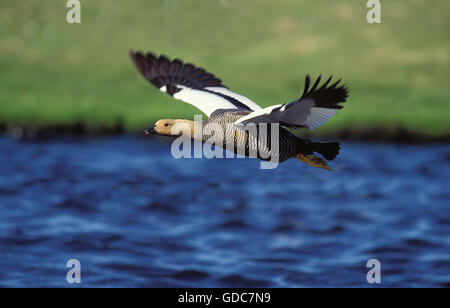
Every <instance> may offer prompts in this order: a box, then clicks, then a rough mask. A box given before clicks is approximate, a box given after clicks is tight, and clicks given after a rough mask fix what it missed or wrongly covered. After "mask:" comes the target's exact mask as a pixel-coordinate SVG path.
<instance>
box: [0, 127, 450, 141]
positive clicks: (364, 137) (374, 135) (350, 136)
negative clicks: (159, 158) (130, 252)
mask: <svg viewBox="0 0 450 308" xmlns="http://www.w3.org/2000/svg"><path fill="white" fill-rule="evenodd" d="M123 134H131V135H140V134H141V133H139V132H138V131H127V130H126V129H125V128H124V126H123V125H121V124H116V125H113V126H89V125H86V124H84V123H81V122H77V123H73V124H57V125H8V124H5V123H0V135H2V136H8V137H11V138H14V139H17V140H22V139H23V140H32V139H37V140H39V139H56V138H62V137H83V136H87V137H102V136H114V135H123ZM142 135H143V133H142ZM302 137H305V138H311V139H313V138H316V139H333V140H334V139H336V140H342V141H359V142H374V143H400V144H424V143H450V133H445V134H440V135H431V134H426V133H421V132H414V131H411V130H409V129H406V128H403V127H390V128H386V127H367V128H354V129H352V128H343V129H338V130H337V131H336V132H334V133H323V134H311V133H310V132H308V131H305V132H304V133H303V134H302Z"/></svg>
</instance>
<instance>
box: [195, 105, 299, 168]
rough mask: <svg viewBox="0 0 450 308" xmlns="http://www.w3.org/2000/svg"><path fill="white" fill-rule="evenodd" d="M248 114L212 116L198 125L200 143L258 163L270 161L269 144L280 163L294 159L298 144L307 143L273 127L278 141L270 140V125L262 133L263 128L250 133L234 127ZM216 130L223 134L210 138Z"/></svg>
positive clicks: (224, 113)
mask: <svg viewBox="0 0 450 308" xmlns="http://www.w3.org/2000/svg"><path fill="white" fill-rule="evenodd" d="M249 113H250V112H249V111H219V112H216V113H213V114H212V115H211V116H210V117H209V118H208V119H206V120H204V121H202V127H203V129H204V133H203V135H202V141H203V142H207V143H214V144H216V145H222V147H223V148H224V149H228V150H230V149H231V150H232V151H233V152H234V153H236V154H243V155H246V156H250V157H257V158H259V159H262V160H270V156H271V154H272V153H273V152H274V151H272V152H271V151H270V150H271V149H272V148H271V145H272V143H273V144H274V145H276V146H277V147H278V152H277V153H278V155H279V158H278V159H279V161H280V162H282V161H285V160H287V159H289V158H291V157H295V156H296V155H297V154H298V151H299V147H300V146H301V144H302V143H306V142H307V140H303V139H300V138H299V137H297V136H295V135H294V134H292V133H290V132H289V131H288V130H286V129H284V128H283V127H279V126H277V128H278V134H279V135H278V139H277V140H272V139H271V136H272V134H271V133H272V131H271V126H270V125H267V126H266V127H267V130H265V127H261V126H257V125H255V131H254V133H252V132H251V131H249V130H244V129H242V128H239V127H238V126H236V125H235V124H234V123H235V122H236V121H237V120H239V119H240V118H242V117H244V116H246V115H248V114H249ZM208 126H209V128H208ZM218 128H220V129H221V130H222V132H223V134H219V135H214V131H215V129H216V130H217V129H218ZM211 131H212V132H211ZM205 132H206V133H205ZM240 150H241V151H240ZM252 154H253V155H252ZM255 154H256V155H255Z"/></svg>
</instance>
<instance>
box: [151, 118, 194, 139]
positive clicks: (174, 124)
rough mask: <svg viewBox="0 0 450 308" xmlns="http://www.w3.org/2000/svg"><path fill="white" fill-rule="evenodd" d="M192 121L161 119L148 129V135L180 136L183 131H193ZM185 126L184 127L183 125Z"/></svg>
mask: <svg viewBox="0 0 450 308" xmlns="http://www.w3.org/2000/svg"><path fill="white" fill-rule="evenodd" d="M191 122H192V121H189V120H180V119H161V120H158V121H157V122H156V123H155V125H153V126H152V127H149V128H147V129H146V130H145V131H144V132H145V134H146V135H162V136H180V135H181V134H182V133H183V130H186V129H189V130H190V129H191V126H192V124H191ZM183 124H184V125H183Z"/></svg>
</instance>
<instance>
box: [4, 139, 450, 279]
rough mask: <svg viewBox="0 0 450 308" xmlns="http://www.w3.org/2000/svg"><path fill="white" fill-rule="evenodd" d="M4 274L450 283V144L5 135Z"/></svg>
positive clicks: (20, 276) (18, 276)
mask: <svg viewBox="0 0 450 308" xmlns="http://www.w3.org/2000/svg"><path fill="white" fill-rule="evenodd" d="M0 159H1V166H0V217H1V222H0V251H1V255H0V286H3V287H69V286H74V285H69V284H68V283H67V282H66V273H67V270H69V269H68V268H66V267H65V266H66V262H67V260H69V259H72V258H75V259H78V260H79V261H80V262H81V279H82V283H81V285H78V286H82V287H334V286H337V287H344V286H346V287H347V286H348V287H373V286H374V285H369V284H368V283H367V281H366V273H367V271H368V270H369V269H368V268H366V262H367V261H368V260H369V259H372V258H376V259H378V260H379V261H380V262H381V280H382V283H381V286H384V287H400V286H402V287H419V286H429V287H442V286H446V287H449V286H450V202H449V201H450V190H449V189H448V186H449V183H450V145H416V146H399V145H379V144H364V143H347V142H344V143H343V144H342V151H341V155H340V156H339V157H338V158H337V160H336V161H335V163H334V164H333V167H334V168H335V171H333V172H328V171H325V170H319V169H315V168H312V167H309V166H307V165H304V164H302V163H300V162H298V161H296V160H290V161H287V162H285V163H283V164H281V165H280V166H279V167H278V168H277V169H275V170H260V169H259V162H258V161H257V160H254V159H180V160H176V159H174V158H172V157H171V155H170V143H168V140H166V139H164V140H159V139H151V138H136V137H131V136H123V137H108V138H100V139H65V140H50V141H48V140H47V141H15V140H12V139H7V138H0Z"/></svg>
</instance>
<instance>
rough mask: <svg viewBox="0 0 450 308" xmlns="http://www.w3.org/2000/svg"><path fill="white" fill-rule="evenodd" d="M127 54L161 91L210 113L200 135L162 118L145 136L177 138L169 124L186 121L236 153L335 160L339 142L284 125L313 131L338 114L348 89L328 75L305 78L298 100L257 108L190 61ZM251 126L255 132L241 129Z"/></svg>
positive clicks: (314, 162) (321, 164)
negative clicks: (302, 134) (316, 138)
mask: <svg viewBox="0 0 450 308" xmlns="http://www.w3.org/2000/svg"><path fill="white" fill-rule="evenodd" d="M130 56H131V58H132V60H133V62H134V63H135V65H136V67H137V69H138V70H139V71H140V72H141V74H142V75H143V76H144V77H145V78H146V79H147V80H148V81H150V82H151V83H152V84H153V85H154V86H156V87H157V88H158V89H159V90H160V91H162V92H165V93H168V94H169V95H171V96H172V97H173V98H175V99H178V100H181V101H183V102H186V103H189V104H191V105H193V106H195V107H197V108H198V109H200V110H201V111H202V112H203V113H205V114H206V115H207V116H208V118H207V119H205V120H203V121H202V122H201V128H202V131H203V133H202V134H201V135H200V136H198V135H196V134H195V132H194V127H195V123H194V122H193V121H190V120H184V119H161V120H159V121H157V122H156V123H155V125H153V126H152V127H151V128H149V129H147V130H146V133H147V134H159V135H167V136H178V133H174V132H173V130H172V128H173V127H174V125H176V124H178V123H184V124H187V125H188V126H189V127H190V129H191V131H192V133H191V136H192V137H193V138H194V139H197V140H199V141H202V142H206V143H212V144H214V145H216V146H221V147H223V148H225V149H227V150H231V151H233V152H234V153H238V154H243V155H246V156H251V157H257V158H260V159H262V160H269V159H270V155H271V154H273V151H271V150H273V148H274V147H276V148H277V150H278V151H277V153H278V161H279V162H283V161H285V160H287V159H289V158H292V157H295V158H297V159H298V160H300V161H302V162H304V163H307V164H309V165H312V166H314V167H319V168H324V169H330V168H329V166H328V165H327V163H326V162H325V160H323V159H322V158H321V157H319V156H317V155H316V154H315V153H319V154H320V155H322V156H323V158H325V159H326V160H333V159H334V158H335V157H336V156H337V154H338V153H339V149H340V147H339V143H337V142H331V143H318V142H311V141H310V140H307V139H302V138H300V137H298V136H296V135H294V134H293V133H291V132H290V131H289V130H288V128H309V129H311V130H313V129H315V128H316V127H318V126H320V125H321V124H323V123H324V122H326V121H327V120H328V119H329V118H330V117H331V116H333V115H334V114H336V111H337V110H339V109H341V108H342V106H341V105H339V104H340V103H343V102H345V100H346V98H347V95H348V90H347V89H346V87H344V86H339V82H340V80H339V81H337V82H334V83H333V84H331V85H330V81H331V77H330V78H329V79H328V80H327V81H325V83H323V84H322V85H320V87H319V84H320V80H321V78H320V77H319V78H317V80H316V81H315V82H314V84H313V85H312V87H310V83H311V80H310V78H309V76H306V80H305V89H304V91H303V94H302V96H301V97H300V99H297V100H295V101H293V102H290V103H287V104H279V105H274V106H269V107H267V108H261V107H260V106H259V105H257V104H256V103H255V102H253V101H252V100H250V99H248V98H246V97H244V96H242V95H239V94H236V93H234V92H232V91H230V90H229V89H228V88H227V87H226V86H225V85H223V84H222V81H221V80H220V79H218V78H216V77H215V76H214V75H212V74H210V73H208V72H206V71H205V70H204V69H202V68H198V67H196V66H195V65H193V64H190V63H186V64H185V63H183V62H182V61H181V60H178V59H174V60H172V61H170V60H169V59H168V58H167V57H165V56H159V57H157V56H155V55H154V54H152V53H147V54H143V53H141V52H133V51H130ZM252 125H254V126H253V127H254V128H255V129H254V130H247V129H243V127H244V126H246V127H248V126H250V127H252ZM273 125H275V126H273ZM261 127H264V128H267V129H261ZM273 127H276V129H277V132H278V134H277V135H272V132H273V131H272V130H273V129H274V128H273ZM211 128H214V129H211ZM218 131H220V133H217V132H218ZM272 136H276V138H272ZM275 139H276V140H275Z"/></svg>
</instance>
